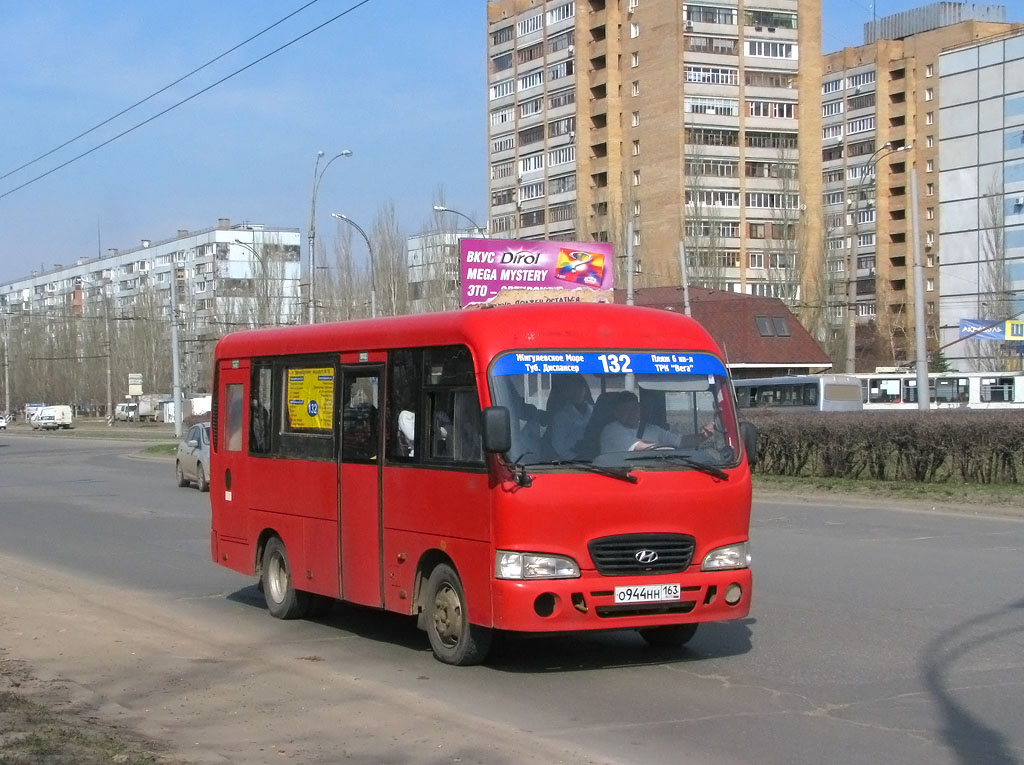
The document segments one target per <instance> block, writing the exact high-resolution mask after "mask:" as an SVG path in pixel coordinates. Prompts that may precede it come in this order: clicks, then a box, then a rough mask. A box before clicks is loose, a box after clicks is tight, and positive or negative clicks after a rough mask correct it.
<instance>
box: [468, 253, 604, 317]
mask: <svg viewBox="0 0 1024 765" xmlns="http://www.w3.org/2000/svg"><path fill="white" fill-rule="evenodd" d="M459 253H460V256H461V267H462V305H463V306H464V307H465V306H478V305H484V304H498V303H551V302H579V303H582V302H587V303H594V302H604V303H610V302H611V301H612V288H613V286H614V285H613V273H612V272H613V268H612V246H611V244H609V243H607V242H588V243H583V242H550V241H539V242H538V241H519V240H508V239H462V240H461V241H460V247H459Z"/></svg>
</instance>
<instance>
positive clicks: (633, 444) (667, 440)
mask: <svg viewBox="0 0 1024 765" xmlns="http://www.w3.org/2000/svg"><path fill="white" fill-rule="evenodd" d="M612 415H613V417H614V419H613V420H612V421H611V422H609V423H608V424H607V425H605V426H604V428H603V429H602V430H601V451H602V452H605V453H606V452H631V451H637V450H639V449H650V448H651V447H653V446H673V447H676V448H679V447H682V446H697V445H699V444H700V443H701V442H702V441H704V439H706V438H708V437H709V436H711V435H712V434H713V433H714V432H715V425H714V423H713V422H710V421H709V422H706V423H705V424H704V425H703V426H702V427H701V429H700V431H699V432H698V433H697V434H695V435H691V436H681V435H678V434H676V433H673V432H672V431H671V430H665V428H662V427H659V426H658V425H652V424H650V423H645V424H644V425H643V426H641V424H640V401H639V400H638V399H637V397H636V394H635V393H633V392H632V391H622V392H621V393H619V394H618V400H616V402H615V404H614V406H613V407H612Z"/></svg>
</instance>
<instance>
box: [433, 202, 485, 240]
mask: <svg viewBox="0 0 1024 765" xmlns="http://www.w3.org/2000/svg"><path fill="white" fill-rule="evenodd" d="M434 212H449V213H452V214H453V215H461V216H462V217H463V218H465V219H466V220H468V221H469V222H470V223H472V224H473V228H475V229H476V230H477V231H478V232H479V233H480V236H481V237H482V238H484V239H486V238H487V231H485V230H484V227H483V226H479V225H477V223H476V221H474V220H473V219H472V218H470V217H469V216H468V215H466V213H462V212H459V211H458V210H453V209H452V208H450V207H445V206H444V205H434Z"/></svg>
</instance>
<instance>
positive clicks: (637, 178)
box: [633, 170, 640, 186]
mask: <svg viewBox="0 0 1024 765" xmlns="http://www.w3.org/2000/svg"><path fill="white" fill-rule="evenodd" d="M633 185H634V186H639V185H640V171H639V170H634V171H633Z"/></svg>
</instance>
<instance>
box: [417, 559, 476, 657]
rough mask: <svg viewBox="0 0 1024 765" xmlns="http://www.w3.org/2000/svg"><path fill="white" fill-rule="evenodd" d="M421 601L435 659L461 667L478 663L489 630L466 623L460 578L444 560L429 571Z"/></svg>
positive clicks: (464, 594) (467, 621) (467, 620)
mask: <svg viewBox="0 0 1024 765" xmlns="http://www.w3.org/2000/svg"><path fill="white" fill-rule="evenodd" d="M425 605H426V610H427V619H426V622H427V624H426V626H427V636H428V637H429V639H430V648H431V650H432V651H433V652H434V656H435V657H436V658H437V659H438V660H439V661H442V662H444V663H445V664H455V665H457V666H463V667H464V666H468V665H471V664H479V663H480V662H482V661H483V660H484V659H485V658H486V657H487V652H488V650H489V649H490V647H491V630H489V629H487V628H486V627H478V626H476V625H473V624H470V623H469V619H468V618H467V614H466V593H465V591H464V590H463V589H462V581H461V580H460V579H459V575H458V574H456V573H455V570H454V569H453V568H452V567H451V566H449V565H447V564H446V563H442V564H440V565H438V566H437V567H436V568H435V569H434V570H433V571H432V572H431V574H430V579H429V580H427V590H426V602H425Z"/></svg>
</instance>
